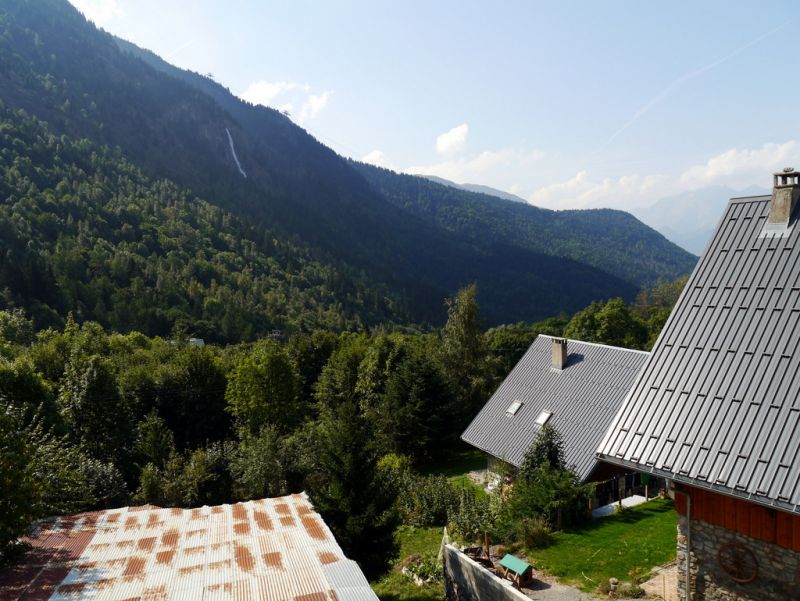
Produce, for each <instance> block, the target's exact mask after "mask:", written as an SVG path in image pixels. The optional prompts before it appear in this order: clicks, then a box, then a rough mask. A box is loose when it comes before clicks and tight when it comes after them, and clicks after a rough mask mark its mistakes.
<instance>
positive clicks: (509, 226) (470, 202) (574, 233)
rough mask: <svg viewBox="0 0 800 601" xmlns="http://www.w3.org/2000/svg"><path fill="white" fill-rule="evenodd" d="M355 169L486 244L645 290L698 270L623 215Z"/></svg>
mask: <svg viewBox="0 0 800 601" xmlns="http://www.w3.org/2000/svg"><path fill="white" fill-rule="evenodd" d="M353 165H354V167H355V168H356V169H358V170H359V171H360V172H361V173H362V175H363V176H364V177H365V178H366V179H367V181H369V182H370V183H371V184H372V186H373V187H374V188H375V189H376V190H378V191H380V193H381V194H382V195H383V196H384V197H385V198H386V199H387V200H389V202H391V203H393V204H395V205H396V206H398V207H401V208H403V209H404V210H406V211H409V212H411V213H413V214H414V215H417V216H419V217H421V218H423V219H425V220H426V221H429V222H431V223H435V224H437V225H439V226H441V227H443V228H445V229H446V230H448V231H450V232H454V233H458V234H462V235H467V236H469V237H471V238H473V239H476V240H482V241H483V242H484V243H486V244H492V245H513V246H515V247H518V248H524V249H526V250H530V251H533V252H540V253H545V254H549V255H554V256H557V257H562V258H564V259H566V258H570V259H574V260H578V261H581V262H582V263H585V264H587V265H591V266H592V267H596V268H597V269H601V270H603V271H605V272H606V273H609V274H612V275H615V276H616V277H619V278H621V279H624V280H627V281H629V282H632V283H635V284H636V285H638V286H643V285H651V284H654V283H655V282H657V281H659V280H673V279H675V278H676V277H679V276H680V275H683V274H686V273H688V272H689V271H691V269H692V267H693V266H694V263H695V261H696V257H694V256H693V255H691V254H689V253H688V252H686V251H684V250H683V249H681V248H679V247H678V246H676V245H675V244H673V243H672V242H670V241H669V240H667V239H666V238H665V237H664V236H663V235H661V234H659V233H658V232H656V231H655V230H653V229H651V228H649V227H647V226H645V225H644V224H643V223H641V222H640V221H639V220H638V219H636V218H635V217H634V216H633V215H631V214H630V213H625V212H623V211H615V210H612V209H588V210H580V211H552V210H549V209H542V208H539V207H535V206H533V205H529V204H527V203H526V204H522V203H519V202H514V201H508V200H503V199H500V198H497V197H494V196H487V195H485V194H479V193H475V192H468V191H466V190H461V189H458V188H453V187H449V186H442V185H440V184H437V183H435V182H432V181H430V180H429V179H428V178H425V177H418V176H414V175H403V174H398V173H395V172H393V171H390V170H388V169H383V168H381V167H375V166H374V165H368V164H365V163H356V162H354V163H353ZM564 294H565V295H567V294H568V291H566V290H565V291H564Z"/></svg>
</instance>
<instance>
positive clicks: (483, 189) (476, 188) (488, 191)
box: [421, 175, 528, 204]
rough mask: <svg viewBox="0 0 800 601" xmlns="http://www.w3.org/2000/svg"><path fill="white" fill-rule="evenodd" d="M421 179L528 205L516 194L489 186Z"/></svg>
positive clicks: (429, 176) (440, 179)
mask: <svg viewBox="0 0 800 601" xmlns="http://www.w3.org/2000/svg"><path fill="white" fill-rule="evenodd" d="M421 177H424V178H426V179H429V180H431V181H432V182H436V183H437V184H442V185H443V186H450V187H451V188H458V189H459V190H465V191H466V192H475V193H477V194H485V195H486V196H494V197H497V198H502V199H503V200H510V201H512V202H521V203H523V204H528V201H527V200H525V199H524V198H522V197H521V196H517V195H516V194H511V193H510V192H505V191H503V190H498V189H497V188H492V187H491V186H484V185H481V184H457V183H455V182H451V181H450V180H449V179H445V178H443V177H437V176H435V175H423V176H421Z"/></svg>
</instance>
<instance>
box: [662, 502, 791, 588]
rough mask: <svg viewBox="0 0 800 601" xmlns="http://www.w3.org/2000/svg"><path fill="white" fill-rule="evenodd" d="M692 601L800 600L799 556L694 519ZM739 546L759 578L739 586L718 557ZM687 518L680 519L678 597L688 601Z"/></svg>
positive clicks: (681, 516)
mask: <svg viewBox="0 0 800 601" xmlns="http://www.w3.org/2000/svg"><path fill="white" fill-rule="evenodd" d="M691 527H692V533H691V534H692V536H691V564H690V566H691V571H690V581H691V590H692V597H691V598H692V601H787V600H789V599H800V553H797V552H796V551H792V550H790V549H786V548H784V547H780V546H778V545H775V544H771V543H767V542H764V541H760V540H756V539H754V538H751V537H749V536H745V535H743V534H739V533H736V532H733V531H732V530H728V529H727V528H723V527H721V526H715V525H713V524H709V523H707V522H704V521H701V520H696V519H693V520H692V523H691ZM731 542H736V543H739V544H741V545H744V547H746V549H748V550H749V551H751V552H752V554H753V555H754V556H755V558H756V561H757V563H758V576H757V577H756V579H755V580H754V581H753V582H750V583H747V584H740V583H737V582H736V581H735V580H733V578H731V576H729V575H728V574H727V573H726V572H725V571H724V570H723V569H722V567H721V566H720V563H719V561H718V553H719V550H720V547H722V546H723V545H725V544H726V543H731ZM685 557H686V516H685V515H679V516H678V593H679V596H680V598H681V599H685V596H684V595H685V592H684V591H685V581H686V578H685V574H686V572H685V570H686V563H685Z"/></svg>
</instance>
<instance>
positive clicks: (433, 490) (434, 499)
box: [397, 472, 474, 527]
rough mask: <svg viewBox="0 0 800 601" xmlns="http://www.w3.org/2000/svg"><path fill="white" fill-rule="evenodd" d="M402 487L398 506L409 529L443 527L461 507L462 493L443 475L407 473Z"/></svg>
mask: <svg viewBox="0 0 800 601" xmlns="http://www.w3.org/2000/svg"><path fill="white" fill-rule="evenodd" d="M399 488H400V490H399V494H398V497H397V506H398V509H399V510H400V515H401V517H402V520H403V523H404V524H406V525H408V526H416V527H423V526H443V525H445V524H447V523H448V521H449V520H450V516H451V515H452V514H453V513H455V512H456V510H457V508H458V506H459V502H460V501H459V496H458V490H456V489H455V488H454V487H453V485H452V484H450V482H449V481H448V480H447V478H445V477H444V476H441V475H439V476H419V475H417V474H414V473H412V472H406V473H405V474H404V476H403V477H402V479H401V482H400V487H399ZM473 496H474V495H473Z"/></svg>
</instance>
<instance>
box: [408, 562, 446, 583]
mask: <svg viewBox="0 0 800 601" xmlns="http://www.w3.org/2000/svg"><path fill="white" fill-rule="evenodd" d="M404 563H405V566H404V567H403V573H404V574H406V575H407V576H410V577H411V578H412V579H414V580H415V582H416V581H422V582H424V583H429V582H442V581H443V580H444V572H443V569H442V564H440V563H439V562H438V561H437V560H436V557H435V556H433V555H424V556H423V555H412V556H410V557H408V558H407V559H406V561H405V562H404Z"/></svg>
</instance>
